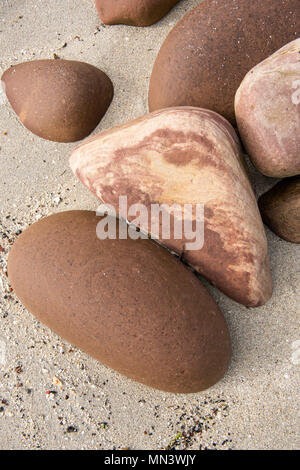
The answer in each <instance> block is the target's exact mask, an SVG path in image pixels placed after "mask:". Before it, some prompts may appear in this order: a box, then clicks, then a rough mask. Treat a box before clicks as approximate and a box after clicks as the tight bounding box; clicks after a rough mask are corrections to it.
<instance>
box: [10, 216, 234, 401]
mask: <svg viewBox="0 0 300 470" xmlns="http://www.w3.org/2000/svg"><path fill="white" fill-rule="evenodd" d="M99 221H100V218H99V217H96V215H95V213H94V212H89V211H70V212H63V213H59V214H56V215H52V216H50V217H48V218H45V219H42V220H40V221H39V222H37V223H35V224H33V225H32V226H31V227H29V228H28V229H27V230H26V231H25V232H24V233H23V234H22V235H21V236H20V237H19V238H18V240H17V241H16V243H15V244H14V246H13V248H12V250H11V253H10V255H9V260H8V274H9V279H10V282H11V284H12V286H13V288H14V290H15V293H16V295H17V296H18V297H19V298H20V300H21V301H22V302H23V304H24V305H25V307H26V308H27V309H28V310H30V311H31V312H32V313H33V314H34V315H35V316H36V317H37V318H38V319H39V320H41V321H42V322H43V323H45V324H46V325H48V326H49V327H50V328H51V329H52V330H54V331H55V332H56V333H58V334H59V335H60V336H62V337H63V338H65V339H66V340H68V341H69V342H71V343H73V344H74V345H76V346H78V347H79V348H81V349H83V350H84V351H86V352H87V353H89V354H90V355H92V356H94V357H95V358H96V359H98V360H100V361H101V362H103V363H104V364H106V365H108V366H109V367H112V368H113V369H116V370H117V371H119V372H121V373H122V374H124V375H126V376H127V377H130V378H132V379H134V380H137V381H139V382H142V383H144V384H146V385H149V386H152V387H154V388H158V389H161V390H165V391H169V392H175V393H189V392H198V391H200V390H203V389H206V388H208V387H210V386H211V385H213V384H214V383H216V382H217V381H218V380H219V379H220V378H221V377H222V376H223V374H224V373H225V372H226V369H227V367H228V363H229V359H230V338H229V333H228V329H227V326H226V322H225V319H224V316H223V314H222V313H221V311H220V310H219V308H218V306H217V304H216V303H215V302H214V300H213V299H212V297H211V296H210V295H209V293H208V292H207V290H206V289H205V288H204V287H203V286H202V284H201V283H200V282H199V280H198V279H197V278H196V276H195V275H194V274H193V273H192V272H191V271H190V270H188V268H186V267H185V266H184V265H183V264H182V263H181V262H180V261H179V260H178V259H176V258H175V257H173V256H172V255H171V254H170V253H168V251H167V250H165V249H164V248H162V247H161V246H159V245H157V244H155V243H154V242H152V241H150V240H141V239H139V240H135V241H134V240H132V239H130V238H129V239H126V240H121V239H116V240H110V239H106V240H99V239H98V238H97V236H96V228H97V224H98V222H99ZM126 227H127V226H126ZM126 229H127V228H126Z"/></svg>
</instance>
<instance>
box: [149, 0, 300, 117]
mask: <svg viewBox="0 0 300 470" xmlns="http://www.w3.org/2000/svg"><path fill="white" fill-rule="evenodd" d="M299 34H300V1H299V0H276V1H274V0H264V1H261V0H251V1H249V0H230V1H228V0H204V1H203V2H201V3H200V5H199V6H198V7H196V8H195V9H193V10H192V11H191V12H189V13H188V14H187V15H186V16H184V17H183V19H182V20H181V21H180V22H179V23H178V24H177V25H176V26H175V27H174V28H173V30H172V31H171V32H170V34H169V35H168V37H167V39H166V40H165V42H164V43H163V45H162V47H161V50H160V52H159V54H158V57H157V59H156V62H155V65H154V68H153V72H152V77H151V82H150V90H149V108H150V111H154V110H157V109H161V108H167V107H171V106H186V105H188V106H199V107H202V108H208V109H211V110H213V111H216V112H218V113H220V114H221V115H223V116H225V117H226V118H227V119H228V120H229V121H231V123H233V124H235V114H234V96H235V93H236V90H237V89H238V87H239V85H240V83H241V81H242V79H243V78H244V76H245V75H246V73H247V72H248V71H249V70H250V69H251V68H252V67H253V66H254V65H256V64H258V63H259V62H261V61H262V60H264V59H265V58H266V57H268V56H269V55H270V54H272V53H273V52H275V51H276V50H277V49H279V48H280V47H282V46H283V45H284V44H286V43H288V42H290V41H292V40H294V39H296V38H297V36H299Z"/></svg>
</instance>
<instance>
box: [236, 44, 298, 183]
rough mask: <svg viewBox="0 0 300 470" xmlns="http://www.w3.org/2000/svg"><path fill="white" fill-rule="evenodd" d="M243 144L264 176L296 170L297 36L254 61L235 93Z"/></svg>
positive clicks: (295, 172) (296, 173)
mask: <svg viewBox="0 0 300 470" xmlns="http://www.w3.org/2000/svg"><path fill="white" fill-rule="evenodd" d="M235 114H236V120H237V124H238V128H239V132H240V136H241V138H242V140H243V144H244V145H245V148H246V150H247V153H248V155H249V157H250V158H251V160H252V162H253V164H254V165H255V166H256V168H257V169H258V170H259V171H260V172H261V173H263V174H264V175H266V176H272V177H275V178H284V177H287V176H295V175H299V174H300V38H299V39H296V40H295V41H292V42H290V43H289V44H287V45H286V46H284V47H282V48H281V49H279V50H278V51H277V52H275V54H273V55H271V56H270V57H268V59H266V60H264V61H263V62H261V63H260V64H258V65H256V66H255V67H254V68H253V69H252V70H251V71H250V72H249V73H248V74H247V75H246V77H245V78H244V80H243V81H242V83H241V85H240V87H239V89H238V91H237V93H236V95H235Z"/></svg>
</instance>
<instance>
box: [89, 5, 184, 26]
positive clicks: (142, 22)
mask: <svg viewBox="0 0 300 470" xmlns="http://www.w3.org/2000/svg"><path fill="white" fill-rule="evenodd" d="M179 1H180V0H113V1H112V0H95V3H96V8H97V10H98V13H99V16H100V18H101V20H102V21H103V23H104V24H126V25H129V26H150V25H152V24H154V23H156V22H157V21H159V20H160V19H161V18H163V16H165V15H166V14H167V13H168V12H169V11H170V10H171V8H173V6H174V5H176V3H178V2H179Z"/></svg>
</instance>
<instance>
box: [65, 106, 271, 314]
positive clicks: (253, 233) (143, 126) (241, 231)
mask: <svg viewBox="0 0 300 470" xmlns="http://www.w3.org/2000/svg"><path fill="white" fill-rule="evenodd" d="M70 164H71V168H72V170H73V171H74V173H75V174H76V175H77V176H78V178H79V179H80V180H81V181H82V183H83V184H84V185H85V186H87V187H88V188H89V189H90V190H91V191H92V192H93V193H94V194H95V195H96V196H97V197H98V198H99V199H100V200H101V201H103V202H104V203H106V204H111V205H113V206H114V207H115V208H116V210H117V211H118V207H119V197H120V196H127V198H128V201H127V203H128V207H130V206H131V205H132V204H137V203H142V204H144V205H145V206H147V208H150V205H151V204H153V203H156V204H167V205H169V206H172V205H173V204H179V205H180V207H183V205H184V204H191V205H192V209H193V210H192V218H193V222H194V225H195V224H196V222H197V221H198V219H197V218H196V205H197V204H204V216H205V220H204V244H203V247H202V248H201V247H200V248H199V249H197V250H191V249H187V248H186V247H187V246H188V242H190V241H191V240H189V239H187V238H185V237H184V236H183V237H182V238H181V239H179V240H178V239H175V237H174V231H171V239H166V238H164V237H163V236H162V235H161V233H160V234H159V239H160V242H162V243H163V244H164V245H165V246H167V247H168V248H169V249H171V250H173V251H176V252H177V253H178V254H180V255H181V256H183V257H184V259H185V260H186V261H187V262H188V263H189V264H190V265H191V266H193V267H194V268H195V269H196V270H197V271H198V272H199V273H201V274H203V275H204V276H205V277H207V278H208V279H209V280H210V281H211V282H212V283H213V284H215V285H216V286H217V287H218V288H219V289H221V290H222V291H223V292H224V293H225V294H227V295H228V296H229V297H231V298H233V299H234V300H236V301H238V302H240V303H242V304H244V305H247V306H258V305H262V304H264V303H265V302H266V301H267V300H268V299H269V297H270V296H271V291H272V283H271V276H270V270H269V261H268V252H267V240H266V236H265V231H264V228H263V224H262V221H261V217H260V214H259V210H258V207H257V203H256V199H255V196H254V193H253V190H252V187H251V184H250V182H249V179H248V176H247V173H246V170H245V167H244V162H243V160H242V156H241V150H240V145H239V141H238V138H237V136H236V134H235V132H234V130H233V128H232V127H231V125H230V124H229V123H228V122H227V121H226V120H225V119H224V118H223V117H221V116H219V115H218V114H216V113H214V112H212V111H208V110H204V109H200V108H192V107H182V108H169V109H165V110H161V111H157V112H154V113H152V114H149V115H146V116H144V117H142V118H139V119H137V120H135V121H133V122H130V123H127V124H125V125H123V126H120V127H116V128H114V129H111V130H108V131H105V132H103V133H101V134H99V135H97V136H95V137H93V138H91V139H88V140H87V141H85V142H83V143H82V144H81V145H79V146H78V147H77V148H76V149H75V150H74V152H73V154H72V156H71V159H70ZM167 210H168V209H167ZM170 212H171V211H170ZM171 215H174V218H175V220H176V217H177V216H178V214H176V212H175V214H173V213H171ZM125 216H126V218H127V219H128V220H129V221H132V220H133V219H134V218H135V217H133V216H130V215H129V214H127V215H125ZM148 222H149V221H148ZM199 226H200V225H199ZM149 227H150V223H149V224H148V225H146V226H145V225H143V224H140V228H141V229H143V230H144V231H147V230H149V231H151V228H150V229H149ZM155 235H158V234H157V233H156V234H155Z"/></svg>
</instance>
